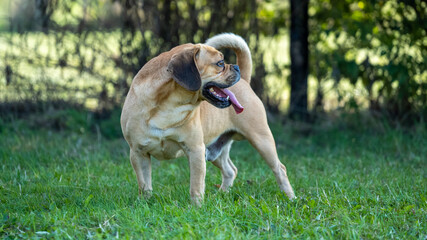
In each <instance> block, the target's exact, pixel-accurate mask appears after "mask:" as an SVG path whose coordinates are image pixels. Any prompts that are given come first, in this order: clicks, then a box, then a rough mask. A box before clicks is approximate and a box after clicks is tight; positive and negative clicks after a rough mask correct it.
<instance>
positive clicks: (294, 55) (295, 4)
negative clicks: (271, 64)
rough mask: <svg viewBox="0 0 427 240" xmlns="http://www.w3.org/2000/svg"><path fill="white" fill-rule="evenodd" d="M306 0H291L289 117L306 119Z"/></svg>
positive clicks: (307, 0)
mask: <svg viewBox="0 0 427 240" xmlns="http://www.w3.org/2000/svg"><path fill="white" fill-rule="evenodd" d="M308 2H309V0H291V103H290V109H289V117H290V118H292V119H298V120H302V121H307V120H308V108H307V88H308V84H307V77H308Z"/></svg>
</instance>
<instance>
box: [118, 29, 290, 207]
mask: <svg viewBox="0 0 427 240" xmlns="http://www.w3.org/2000/svg"><path fill="white" fill-rule="evenodd" d="M224 47H225V48H231V49H233V50H234V51H235V53H236V55H237V64H238V65H239V66H240V67H241V72H240V69H239V67H238V66H237V65H231V64H225V63H224V57H223V55H222V53H221V52H219V51H218V50H216V49H215V48H217V49H220V48H224ZM251 72H252V59H251V54H250V51H249V48H248V46H247V44H246V42H245V41H244V40H243V39H242V38H241V37H239V36H236V35H234V34H230V33H228V34H220V35H217V36H215V37H213V38H211V39H209V40H208V41H207V42H206V44H184V45H180V46H178V47H175V48H173V49H172V50H170V51H169V52H165V53H162V54H160V55H159V56H157V57H155V58H153V59H152V60H150V61H149V62H148V63H147V64H145V65H144V66H143V67H142V69H141V70H140V71H139V72H138V74H137V75H136V76H135V78H134V80H133V82H132V85H131V87H130V90H129V93H128V95H127V97H126V100H125V103H124V106H123V111H122V116H121V126H122V130H123V135H124V137H125V139H126V141H127V142H128V144H129V146H130V161H131V163H132V166H133V169H134V170H135V173H136V177H137V180H138V185H139V190H140V193H141V192H142V191H144V192H146V191H151V190H152V185H151V156H153V157H155V158H156V159H158V160H163V159H174V158H178V157H180V156H184V155H186V156H187V158H188V160H189V164H190V195H191V198H192V199H193V201H195V202H196V203H197V204H199V203H200V200H202V199H203V195H204V191H205V174H206V160H207V161H211V162H212V163H213V164H214V165H215V166H217V167H218V168H219V169H220V170H221V173H222V185H221V189H222V190H227V189H228V188H229V187H230V186H232V184H233V181H234V179H235V178H236V175H237V169H236V167H235V166H234V164H233V163H232V162H231V160H230V157H229V152H230V148H231V144H232V142H233V140H241V139H248V140H249V142H250V143H251V144H252V146H254V147H255V148H256V149H257V150H258V152H259V153H260V154H261V156H262V157H263V159H264V160H265V161H266V162H267V164H268V166H269V167H270V168H271V169H272V170H273V173H274V174H275V176H276V180H277V182H278V184H279V187H280V189H281V190H282V191H284V192H285V193H286V194H287V196H288V197H289V198H291V199H292V198H294V197H295V195H294V192H293V190H292V187H291V185H290V183H289V180H288V177H287V175H286V168H285V166H284V165H283V164H282V163H280V160H279V158H278V156H277V153H276V147H275V142H274V139H273V136H272V134H271V131H270V129H269V127H268V124H267V118H266V113H265V110H264V106H263V104H262V102H261V101H260V99H259V98H258V97H257V96H256V95H255V93H254V92H253V91H252V89H251V87H250V85H249V81H250V78H251ZM240 76H242V78H243V80H244V81H239V79H240ZM204 100H206V101H204ZM230 105H232V106H233V108H227V107H229V106H230ZM243 106H245V107H246V108H245V110H244V111H243Z"/></svg>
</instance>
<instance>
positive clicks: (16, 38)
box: [0, 0, 427, 135]
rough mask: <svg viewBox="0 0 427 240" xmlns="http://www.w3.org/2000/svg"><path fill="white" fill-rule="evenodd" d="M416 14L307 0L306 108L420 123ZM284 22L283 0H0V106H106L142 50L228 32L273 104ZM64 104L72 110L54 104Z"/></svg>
mask: <svg viewBox="0 0 427 240" xmlns="http://www.w3.org/2000/svg"><path fill="white" fill-rule="evenodd" d="M426 14H427V3H426V2H425V1H422V0H389V1H383V0H360V1H354V0H311V1H310V2H309V7H308V16H309V24H308V29H309V39H308V49H309V53H310V54H309V56H310V58H309V75H308V88H307V91H308V111H309V113H310V116H312V119H315V118H316V117H319V116H325V115H327V114H328V113H330V112H337V111H339V112H350V113H360V112H369V113H370V114H372V115H374V116H375V115H378V116H385V117H386V118H387V119H390V120H392V121H395V122H398V123H404V124H413V123H415V122H420V121H421V122H424V121H425V117H426V116H427V110H426V103H427V32H426V31H427V30H426V29H427V19H426ZM289 29H290V2H289V1H278V0H268V1H267V0H266V1H260V0H248V1H244V2H242V1H237V0H224V1H207V0H185V1H183V0H175V1H173V0H97V1H90V0H69V1H65V0H31V1H28V0H14V1H7V0H0V31H1V32H0V111H1V113H2V115H3V113H13V114H14V116H24V115H27V114H28V113H32V112H39V113H44V116H45V118H55V119H56V120H55V121H53V122H57V123H54V125H55V124H59V125H60V126H61V124H62V125H64V124H65V125H67V124H72V123H67V120H63V118H65V119H66V118H67V117H69V116H73V114H74V115H78V114H75V111H77V112H78V111H82V110H87V109H89V110H90V111H92V112H95V113H96V114H95V116H97V117H101V118H108V117H111V116H113V117H114V116H115V117H117V116H119V115H120V113H119V112H120V110H117V109H120V106H121V104H122V102H123V100H124V97H125V96H126V93H127V91H128V88H129V86H130V83H131V81H132V78H133V76H134V75H135V74H136V73H137V72H138V71H139V69H140V68H141V67H142V66H143V65H144V64H145V63H146V62H147V61H149V60H150V59H151V58H153V57H155V56H156V55H158V54H159V53H161V52H164V51H167V50H169V49H171V48H172V47H174V46H176V45H179V44H182V43H187V42H193V43H200V42H204V41H205V40H206V39H208V38H209V37H211V36H213V35H215V34H218V33H222V32H233V33H236V34H238V35H241V36H242V37H243V38H245V39H246V41H247V42H248V44H249V46H250V48H251V51H252V54H253V62H254V71H253V80H252V84H253V88H254V90H255V92H256V93H257V94H258V95H259V96H260V98H261V99H262V100H263V102H264V103H265V105H266V107H267V109H268V111H269V112H270V113H273V114H282V115H285V114H286V113H287V111H288V109H289V95H290V76H291V71H290V64H291V60H290V57H289V52H290V50H289V47H290V45H289V35H290V34H289ZM225 53H226V56H228V57H227V58H228V62H233V61H234V57H233V55H232V54H231V53H229V52H225ZM68 107H71V108H72V109H76V110H72V113H69V112H65V113H64V112H63V109H66V108H68ZM114 109H116V110H115V111H116V112H114ZM116 120H117V119H115V121H116ZM73 121H84V122H85V123H86V124H87V123H88V122H90V121H88V120H87V119H86V120H85V119H83V120H82V119H79V117H76V118H75V120H73ZM50 122H52V121H50ZM106 124H107V125H109V126H107V128H108V127H111V128H114V127H115V128H117V127H119V126H115V125H118V124H112V123H110V124H109V123H106ZM60 126H59V127H60ZM117 131H118V132H120V130H119V129H118V130H117ZM108 134H109V133H106V135H108ZM113 135H114V134H113Z"/></svg>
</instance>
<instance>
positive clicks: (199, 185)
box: [186, 143, 206, 206]
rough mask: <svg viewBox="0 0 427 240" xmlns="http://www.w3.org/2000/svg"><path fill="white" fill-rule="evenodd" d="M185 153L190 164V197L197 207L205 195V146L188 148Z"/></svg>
mask: <svg viewBox="0 0 427 240" xmlns="http://www.w3.org/2000/svg"><path fill="white" fill-rule="evenodd" d="M186 152H187V156H188V161H189V164H190V196H191V200H192V201H193V203H194V204H196V205H197V206H200V205H201V203H202V201H203V195H204V194H205V176H206V162H205V145H204V144H203V143H202V144H200V145H197V146H192V147H189V148H188V150H187V151H186Z"/></svg>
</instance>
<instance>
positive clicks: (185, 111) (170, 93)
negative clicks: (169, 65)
mask: <svg viewBox="0 0 427 240" xmlns="http://www.w3.org/2000/svg"><path fill="white" fill-rule="evenodd" d="M154 92H156V93H157V94H156V96H155V98H154V99H152V101H151V104H147V105H146V106H148V107H149V109H147V113H148V116H149V117H148V118H147V124H148V125H152V123H156V125H155V126H153V127H156V128H159V129H168V128H174V127H179V126H182V125H184V124H185V123H186V122H187V121H189V120H191V119H192V118H193V116H194V114H195V113H196V110H197V109H198V107H199V106H200V103H201V101H202V99H201V94H200V92H199V91H196V92H192V91H188V90H186V89H184V88H183V87H181V86H180V85H178V84H177V83H176V82H175V81H173V80H171V81H168V82H166V83H165V84H163V85H161V86H159V88H158V90H157V91H154Z"/></svg>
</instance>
